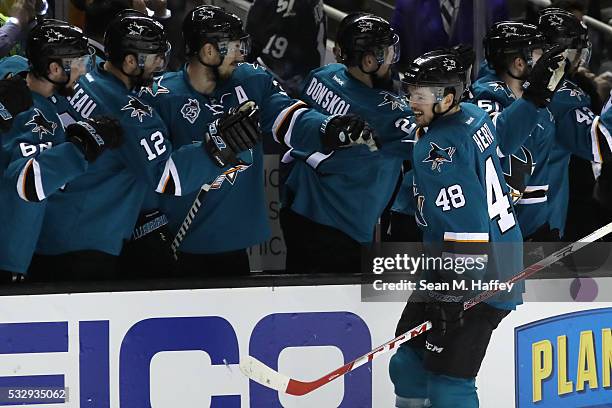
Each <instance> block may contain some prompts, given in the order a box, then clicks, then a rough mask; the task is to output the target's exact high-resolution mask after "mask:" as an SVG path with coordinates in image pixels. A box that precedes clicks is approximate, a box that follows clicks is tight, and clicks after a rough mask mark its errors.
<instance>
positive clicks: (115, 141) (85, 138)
mask: <svg viewBox="0 0 612 408" xmlns="http://www.w3.org/2000/svg"><path fill="white" fill-rule="evenodd" d="M66 138H67V139H68V141H69V142H72V143H74V144H75V145H76V146H77V147H78V148H79V149H81V151H82V152H83V154H84V155H85V160H87V161H88V162H90V163H91V162H93V161H95V160H96V159H97V158H98V156H100V154H101V153H102V152H103V151H104V149H114V148H116V147H119V146H120V145H121V143H122V141H123V129H122V128H121V125H120V124H119V122H118V121H117V120H116V119H112V118H109V117H107V116H98V117H95V118H91V119H87V120H86V121H79V122H76V123H73V124H71V125H69V126H68V127H67V128H66Z"/></svg>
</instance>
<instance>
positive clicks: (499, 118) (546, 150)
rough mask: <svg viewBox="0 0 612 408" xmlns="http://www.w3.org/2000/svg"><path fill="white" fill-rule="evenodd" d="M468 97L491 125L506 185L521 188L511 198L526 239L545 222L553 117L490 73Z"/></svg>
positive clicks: (477, 84)
mask: <svg viewBox="0 0 612 408" xmlns="http://www.w3.org/2000/svg"><path fill="white" fill-rule="evenodd" d="M472 94H473V97H474V99H473V100H472V101H471V102H472V103H474V104H476V105H478V106H479V107H480V108H482V109H483V110H485V111H486V112H487V113H488V114H489V116H491V119H492V122H493V124H494V125H495V130H496V133H497V135H498V138H499V140H498V144H499V145H500V152H501V156H500V157H501V159H500V162H501V165H502V169H503V172H504V177H505V179H506V181H507V183H508V185H509V186H510V187H511V188H512V187H514V188H516V189H521V188H522V189H521V193H522V194H518V193H515V194H514V197H513V198H514V201H515V202H516V207H515V209H516V213H517V217H518V220H519V224H520V226H521V231H522V233H523V236H524V237H528V236H529V235H531V234H533V233H534V232H535V231H536V230H537V229H538V228H539V227H541V226H542V225H544V224H546V223H547V222H548V212H549V209H548V201H547V195H548V189H549V185H548V180H549V165H548V161H549V157H550V152H551V149H552V147H553V144H554V137H555V123H554V118H553V116H552V114H551V113H550V111H549V110H548V109H537V108H536V106H535V105H534V104H533V103H531V102H529V101H526V100H524V99H522V98H516V97H515V95H514V94H513V92H512V90H511V89H510V88H509V87H508V86H507V85H506V84H505V83H504V82H503V81H502V80H501V79H500V78H499V77H498V76H497V75H495V74H492V73H491V74H489V75H485V76H483V77H481V78H479V79H478V80H477V81H476V82H475V83H474V84H473V85H472ZM521 145H522V146H521ZM512 191H513V192H514V190H512Z"/></svg>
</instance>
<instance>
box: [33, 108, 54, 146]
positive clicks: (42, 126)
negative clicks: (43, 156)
mask: <svg viewBox="0 0 612 408" xmlns="http://www.w3.org/2000/svg"><path fill="white" fill-rule="evenodd" d="M34 112H35V113H34V116H32V119H30V120H29V121H28V122H26V125H33V126H34V128H33V129H32V133H38V137H39V138H40V140H42V138H43V136H45V135H51V136H53V135H55V129H57V123H55V122H51V121H49V120H47V118H45V115H43V113H42V112H41V111H40V110H39V109H38V108H34Z"/></svg>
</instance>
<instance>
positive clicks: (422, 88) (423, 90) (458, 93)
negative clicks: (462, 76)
mask: <svg viewBox="0 0 612 408" xmlns="http://www.w3.org/2000/svg"><path fill="white" fill-rule="evenodd" d="M448 88H454V91H455V100H458V99H459V98H461V97H462V95H463V92H464V91H465V89H463V86H462V85H461V84H454V85H444V86H442V85H439V84H438V85H434V84H432V85H426V84H418V85H415V84H408V83H406V82H403V83H402V90H403V93H404V97H405V99H406V100H407V101H408V102H409V103H412V104H417V105H421V104H424V105H430V104H434V103H439V102H442V100H443V99H444V97H445V96H446V95H447V94H448V92H447V90H448Z"/></svg>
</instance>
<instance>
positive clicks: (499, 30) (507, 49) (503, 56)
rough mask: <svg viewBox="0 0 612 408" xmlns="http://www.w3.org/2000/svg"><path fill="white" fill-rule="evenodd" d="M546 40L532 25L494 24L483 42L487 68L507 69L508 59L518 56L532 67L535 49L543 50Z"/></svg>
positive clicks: (506, 22)
mask: <svg viewBox="0 0 612 408" xmlns="http://www.w3.org/2000/svg"><path fill="white" fill-rule="evenodd" d="M545 46H546V39H545V38H544V36H543V35H542V33H541V32H540V30H538V27H536V26H534V25H532V24H525V23H519V22H516V21H501V22H498V23H495V24H494V25H493V27H491V29H490V30H489V32H488V33H487V35H486V36H485V38H484V40H483V47H484V52H485V58H486V59H487V63H488V64H489V66H490V67H491V68H493V69H496V70H505V69H507V68H508V62H509V61H508V57H512V56H516V55H518V56H520V57H521V58H523V59H524V60H525V62H527V65H528V66H530V67H532V66H533V64H534V59H533V56H532V52H533V50H535V49H538V48H540V49H544V48H545Z"/></svg>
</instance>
